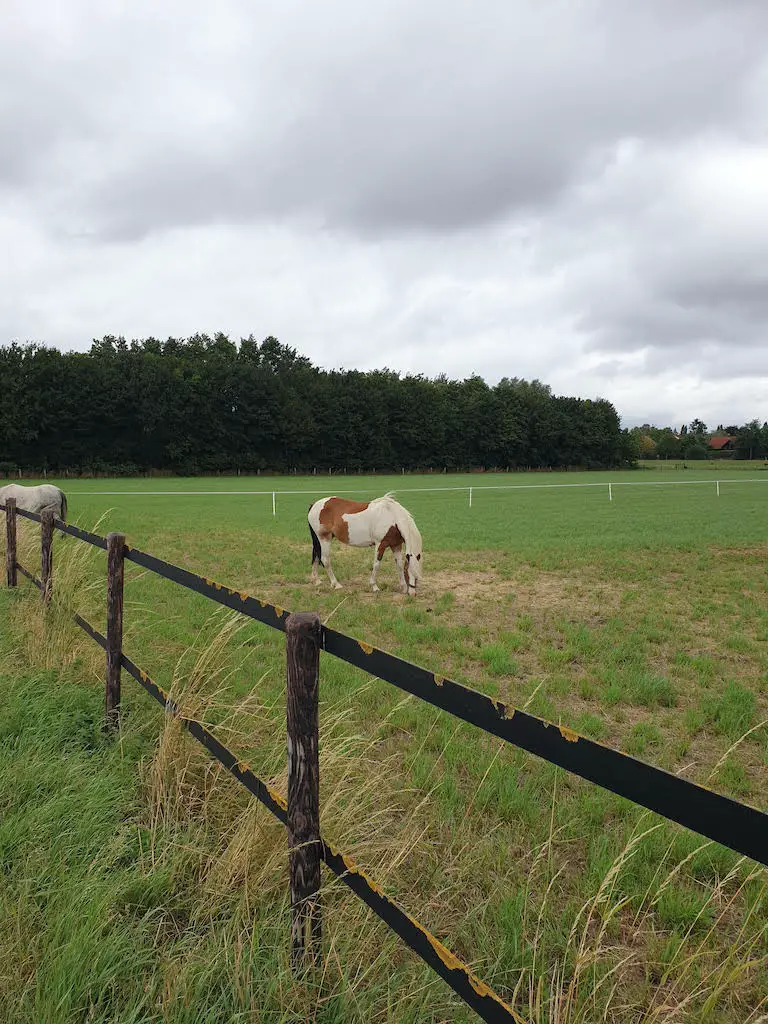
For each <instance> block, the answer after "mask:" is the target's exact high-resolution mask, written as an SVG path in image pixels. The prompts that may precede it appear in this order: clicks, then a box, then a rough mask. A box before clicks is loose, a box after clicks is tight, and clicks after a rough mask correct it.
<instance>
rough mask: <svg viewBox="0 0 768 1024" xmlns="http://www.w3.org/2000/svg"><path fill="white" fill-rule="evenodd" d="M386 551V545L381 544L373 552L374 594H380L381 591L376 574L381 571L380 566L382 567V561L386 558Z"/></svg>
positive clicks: (372, 582) (372, 579) (372, 585)
mask: <svg viewBox="0 0 768 1024" xmlns="http://www.w3.org/2000/svg"><path fill="white" fill-rule="evenodd" d="M385 551H386V548H385V547H384V545H383V544H379V546H378V547H377V548H376V549H375V550H374V552H373V570H372V572H371V590H372V591H373V592H374V594H376V593H378V590H379V588H378V587H377V586H376V573H377V572H378V571H379V566H380V565H381V560H382V558H383V557H384V552H385Z"/></svg>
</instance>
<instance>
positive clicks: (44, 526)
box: [40, 509, 54, 604]
mask: <svg viewBox="0 0 768 1024" xmlns="http://www.w3.org/2000/svg"><path fill="white" fill-rule="evenodd" d="M53 518H54V515H53V510H52V509H47V510H46V511H45V512H43V514H42V516H41V517H40V582H41V583H42V584H43V604H48V602H49V601H50V600H51V596H52V594H53Z"/></svg>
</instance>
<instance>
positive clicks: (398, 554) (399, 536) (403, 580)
mask: <svg viewBox="0 0 768 1024" xmlns="http://www.w3.org/2000/svg"><path fill="white" fill-rule="evenodd" d="M307 520H308V522H309V532H310V534H311V535H312V582H313V583H319V580H318V577H317V567H318V565H324V566H325V568H326V569H327V570H328V578H329V579H330V581H331V585H332V586H333V587H334V588H335V589H336V590H339V589H340V588H341V584H340V583H339V581H338V580H337V579H336V577H335V576H334V574H333V569H332V568H331V540H332V538H333V537H336V538H337V540H340V541H341V542H342V544H349V545H351V546H352V547H355V548H372V547H375V548H376V553H375V555H374V557H373V572H372V573H371V590H373V591H374V592H375V591H377V590H378V589H379V588H378V587H377V586H376V573H377V572H378V571H379V565H380V564H381V560H382V558H383V557H384V552H385V551H386V550H387V548H391V549H392V554H393V555H394V557H395V562H396V564H397V571H398V573H399V575H400V590H401V591H402V592H403V593H404V594H411V595H413V594H415V593H416V587H417V586H418V583H419V579H420V577H421V553H422V552H421V534H420V533H419V531H418V530H417V529H416V523H414V521H413V516H412V515H411V513H410V512H408V511H407V509H404V508H403V506H402V505H401V504H400V503H399V502H397V501H395V499H394V497H393V496H392V495H391V494H385V495H384V497H383V498H376V499H374V501H370V502H359V501H348V500H347V499H346V498H321V499H320V500H319V501H316V502H314V504H312V505H310V507H309V513H308V515H307ZM403 547H405V561H403Z"/></svg>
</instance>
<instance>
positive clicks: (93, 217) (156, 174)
mask: <svg viewBox="0 0 768 1024" xmlns="http://www.w3.org/2000/svg"><path fill="white" fill-rule="evenodd" d="M174 9H175V8H171V10H174ZM183 10H186V7H185V8H184V9H183ZM148 11H149V9H148V8H146V7H144V8H139V12H138V13H137V14H134V15H132V16H131V17H130V18H128V19H127V25H125V24H124V23H123V19H116V20H114V21H110V20H109V19H108V18H107V17H104V16H102V18H101V19H100V20H98V21H97V23H96V25H95V26H94V28H93V30H92V31H91V32H88V31H86V32H84V34H83V40H84V41H83V43H82V47H83V48H82V51H81V52H80V53H76V54H75V59H73V58H72V56H71V55H70V56H69V58H68V59H67V60H65V59H62V58H60V57H58V58H56V59H54V61H53V67H54V69H55V74H51V73H49V74H48V76H47V80H45V81H42V82H41V77H42V78H45V77H46V76H41V75H40V74H39V73H37V72H35V71H34V70H26V71H24V70H23V69H21V70H18V69H17V72H15V73H14V78H15V79H16V94H17V95H22V96H23V95H24V93H25V85H26V86H28V87H29V89H31V90H34V89H36V88H37V89H39V88H44V90H45V93H46V99H47V106H48V110H49V111H50V113H49V114H47V115H46V117H47V121H46V124H45V125H43V126H41V127H42V128H43V129H44V130H43V131H42V132H38V133H35V132H34V131H32V132H30V134H29V135H28V136H27V138H29V139H30V142H31V143H32V142H33V140H34V138H35V137H36V136H37V135H40V134H42V135H44V136H45V146H44V147H43V148H36V147H35V146H34V144H32V145H31V150H30V153H29V154H27V155H26V156H25V159H24V163H23V165H22V167H21V168H16V171H15V173H16V176H17V178H18V175H19V171H20V170H23V172H24V173H25V174H27V175H29V176H30V177H31V176H32V175H33V173H34V171H35V170H36V171H37V172H38V173H44V171H45V167H44V166H43V168H42V169H41V168H37V169H33V168H32V167H31V164H32V163H33V157H34V156H35V155H37V159H38V162H39V163H41V164H43V165H45V164H46V162H47V161H48V160H49V159H50V158H51V156H52V155H53V156H55V157H57V169H58V173H59V174H61V173H62V172H64V173H66V169H67V168H68V167H73V166H74V167H75V168H77V167H80V166H83V165H87V167H84V170H85V174H86V181H87V188H79V187H78V185H77V177H78V176H77V175H74V176H73V177H74V179H75V181H74V183H73V184H72V185H71V186H68V185H67V182H66V181H64V182H62V183H61V187H62V196H63V197H66V210H65V212H64V213H62V214H60V216H62V217H63V219H64V220H65V221H69V220H74V221H75V223H74V224H70V229H72V230H76V231H78V230H81V229H82V227H83V225H86V226H87V228H88V230H92V231H95V232H96V233H97V234H100V235H102V236H105V237H114V238H122V239H126V238H136V237H140V236H142V235H144V234H146V233H148V232H151V231H153V230H162V229H165V228H168V227H173V226H180V225H191V224H205V223H217V222H230V223H240V222H242V221H243V220H255V221H260V220H261V221H270V220H275V221H280V220H284V219H285V218H298V219H302V218H308V219H309V220H310V221H312V222H316V223H322V224H326V225H329V226H340V227H344V228H346V229H349V230H351V231H354V232H362V233H365V234H368V235H378V234H381V233H382V232H389V231H401V230H405V229H416V230H421V231H427V232H434V231H446V230H455V229H457V228H461V227H465V226H468V225H475V224H482V223H488V222H491V221H493V220H494V219H495V218H498V217H499V216H500V215H502V214H504V213H506V212H509V211H511V210H515V209H539V208H542V207H545V206H546V205H547V204H548V203H549V202H550V201H552V199H553V198H554V197H556V196H557V195H558V194H560V193H561V192H562V190H563V189H565V188H566V187H567V185H568V184H569V183H570V182H571V181H573V180H574V178H576V177H578V176H579V175H580V174H583V173H585V172H586V173H589V170H590V167H591V166H592V165H593V162H594V161H595V160H598V161H599V160H600V159H603V158H605V157H606V156H607V154H609V153H610V152H611V150H612V148H613V147H614V145H615V144H616V142H617V141H619V140H620V139H622V138H624V137H642V138H651V139H655V140H661V139H675V140H678V139H680V137H681V136H682V137H684V136H686V135H691V134H697V133H700V132H701V131H703V130H705V129H707V128H708V127H715V126H718V125H724V124H727V125H729V126H730V127H731V128H733V127H734V126H735V127H736V128H737V129H739V124H740V119H741V118H742V108H743V105H744V94H745V93H744V91H745V89H746V87H747V85H748V83H749V82H750V81H751V76H752V75H753V73H754V70H755V67H756V64H757V62H758V61H759V60H760V58H761V57H762V56H763V53H764V45H763V40H764V38H765V36H766V33H768V8H766V7H765V6H764V5H761V4H759V3H736V4H734V3H733V2H732V0H723V2H722V3H715V2H705V3H701V2H697V3H693V2H687V0H683V2H682V3H677V4H669V3H667V2H662V0H652V2H647V3H644V4H642V5H640V4H636V5H627V4H616V3H614V2H613V0H591V2H586V3H582V4H571V3H570V2H569V0H546V2H542V3H539V4H536V5H534V4H531V5H521V4H502V3H498V2H495V0H457V2H455V3H453V4H452V5H448V6H446V5H445V4H438V3H437V2H436V0H435V2H433V3H429V4H424V5H419V6H417V7H414V6H413V5H412V4H405V3H403V2H393V3H390V4H388V5H384V6H383V7H382V8H380V9H378V10H377V11H376V12H375V13H373V12H372V11H371V10H369V9H368V8H366V9H365V10H362V9H361V8H360V6H359V5H354V4H352V3H351V2H349V3H338V2H337V3H336V4H334V5H331V7H330V8H328V6H327V5H326V6H324V7H322V8H315V7H311V6H307V5H298V4H295V3H293V4H286V5H284V6H281V8H279V9H278V8H273V9H272V10H271V11H269V12H268V13H266V14H265V12H263V11H256V10H255V9H254V8H253V7H251V6H250V5H247V4H237V3H231V4H229V5H226V6H225V8H224V9H223V11H224V13H223V14H222V15H221V17H222V18H223V19H224V21H225V22H226V18H227V17H228V18H229V19H230V20H232V19H234V21H235V22H236V23H237V25H238V27H239V31H238V32H237V33H232V35H231V37H229V41H230V42H231V43H232V45H233V47H234V52H233V53H232V56H231V60H232V61H234V63H235V66H237V67H238V68H239V75H233V74H232V66H231V64H228V63H227V62H226V61H225V60H224V59H223V56H224V55H223V54H222V52H221V49H222V48H221V44H220V40H219V39H218V37H217V36H216V33H215V31H214V28H215V26H216V24H217V18H216V15H214V14H213V13H209V14H207V15H205V16H204V17H206V18H208V19H209V25H210V32H205V31H204V30H203V29H202V27H201V26H198V28H197V30H196V31H192V30H190V31H189V32H184V31H180V32H179V33H178V35H177V36H175V37H174V36H173V35H172V34H170V33H169V30H168V23H170V22H172V20H173V18H172V17H170V16H169V18H168V21H167V22H166V20H165V19H159V18H157V16H156V13H155V12H154V11H153V12H152V14H151V15H150V14H149V13H148ZM175 13H176V15H180V14H181V13H182V9H181V8H179V9H175ZM183 22H184V19H181V20H180V21H179V23H180V24H182V23H183ZM84 27H86V28H87V26H84ZM116 34H117V37H118V39H119V40H120V41H121V43H122V47H123V50H122V52H123V53H126V52H127V53H128V60H125V59H123V60H122V61H117V60H115V59H114V56H115V53H116V47H117V42H116V38H115V36H116ZM271 44H274V45H275V46H277V47H278V49H277V54H275V52H274V50H273V49H272V45H271ZM54 56H55V55H54ZM57 83H58V85H59V86H60V87H61V91H59V89H57V88H55V85H56V84H57ZM129 95H130V101H129V100H128V96H129ZM168 95H170V96H171V97H172V99H173V103H172V104H169V103H168V102H167V99H166V100H165V101H164V99H163V97H167V96H168ZM28 106H29V105H28V104H27V103H22V104H21V106H20V108H17V121H21V119H22V118H23V117H25V116H26V113H25V111H26V109H27V108H28ZM83 108H85V109H86V110H90V112H91V117H93V116H96V118H97V120H98V121H99V123H98V124H97V125H96V126H94V125H93V124H90V123H89V124H88V125H87V126H80V130H79V131H78V130H77V128H78V116H77V115H78V111H82V110H83ZM94 108H95V109H96V114H95V115H94V114H93V111H94ZM69 119H72V124H71V125H70V133H71V134H70V135H69V136H67V129H66V126H67V124H68V121H69ZM54 120H55V121H56V124H57V129H56V131H51V130H50V129H51V125H52V122H53V121H54ZM16 128H17V129H18V124H17V125H16ZM100 138H101V140H102V142H103V145H99V141H100ZM52 151H53V152H52ZM59 160H61V163H59V162H58V161H59ZM62 164H63V166H62ZM62 201H64V198H62ZM72 211H75V213H73V212H72Z"/></svg>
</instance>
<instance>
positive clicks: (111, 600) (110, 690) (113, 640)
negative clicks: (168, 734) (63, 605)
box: [104, 533, 125, 732]
mask: <svg viewBox="0 0 768 1024" xmlns="http://www.w3.org/2000/svg"><path fill="white" fill-rule="evenodd" d="M124 548H125V534H124V533H110V534H109V535H108V537H107V687H106V706H105V721H104V724H105V727H106V729H107V731H108V732H114V731H115V729H117V727H118V725H119V722H120V672H121V664H120V660H121V658H122V655H123V577H124V573H125V562H124V560H123V551H124Z"/></svg>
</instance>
